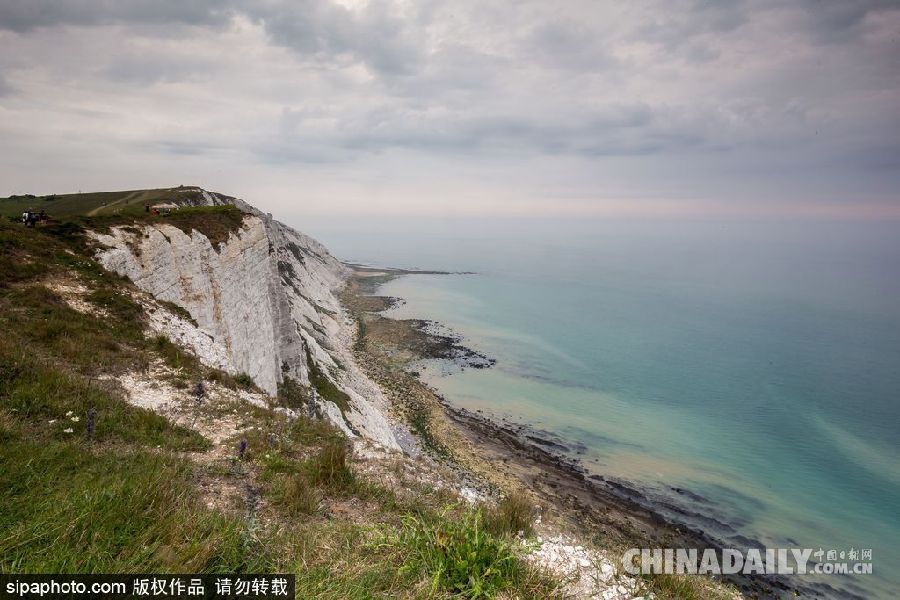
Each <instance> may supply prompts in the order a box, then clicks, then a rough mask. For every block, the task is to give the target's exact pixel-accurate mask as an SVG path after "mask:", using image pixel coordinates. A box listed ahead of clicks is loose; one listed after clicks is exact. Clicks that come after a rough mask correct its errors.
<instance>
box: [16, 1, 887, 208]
mask: <svg viewBox="0 0 900 600" xmlns="http://www.w3.org/2000/svg"><path fill="white" fill-rule="evenodd" d="M0 140H2V144H0V184H2V185H0V194H4V195H5V194H12V193H35V194H46V193H64V192H74V191H79V190H83V191H96V190H113V189H138V188H147V187H168V186H175V185H180V184H184V185H200V186H202V187H205V188H207V189H211V190H215V191H220V192H223V193H227V194H231V195H236V196H240V197H243V198H245V199H246V200H248V201H250V202H251V203H253V204H256V205H257V206H260V207H261V208H264V209H266V210H269V211H271V212H273V213H278V214H281V213H285V212H286V213H289V214H291V215H309V216H316V215H318V216H322V215H332V216H337V217H340V216H342V215H345V216H355V217H365V216H367V215H380V216H382V217H384V216H387V217H391V216H410V215H412V216H422V217H423V218H443V217H456V216H462V217H467V218H468V217H473V216H474V217H479V216H485V215H491V216H501V217H507V216H516V217H523V218H539V219H540V218H551V217H570V218H589V217H608V216H628V217H638V218H640V217H644V216H649V217H660V216H663V217H678V216H687V217H697V216H700V217H703V216H713V217H737V218H757V217H786V218H807V217H815V218H820V217H824V218H836V219H876V220H883V219H900V1H897V0H894V1H879V0H834V1H832V0H791V1H784V2H775V1H773V0H746V1H743V0H716V1H699V0H692V1H684V0H638V1H629V2H600V1H597V0H590V1H583V2H582V1H579V0H560V1H556V2H547V1H546V0H540V1H535V2H532V1H529V0H492V1H491V2H484V1H483V0H478V1H474V0H458V1H454V2H437V1H433V0H418V1H414V2H412V1H410V2H407V1H403V2H394V1H381V0H373V1H369V2H358V1H355V0H353V1H351V0H340V1H334V0H296V1H287V0H285V1H280V0H258V1H254V0H196V1H192V2H184V1H183V0H148V1H145V0H68V1H63V2H50V1H45V0H0Z"/></svg>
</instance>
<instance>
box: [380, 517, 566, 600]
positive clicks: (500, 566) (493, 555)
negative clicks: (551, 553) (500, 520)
mask: <svg viewBox="0 0 900 600" xmlns="http://www.w3.org/2000/svg"><path fill="white" fill-rule="evenodd" d="M396 544H397V545H398V546H399V547H400V548H401V549H402V550H403V552H404V554H405V555H406V560H405V562H404V564H403V567H402V568H403V570H404V571H406V572H408V573H411V574H414V575H416V576H418V577H423V578H425V579H426V580H427V581H428V591H429V592H430V593H435V592H438V591H441V590H443V591H446V592H449V593H451V594H454V595H458V596H461V597H463V598H493V597H494V596H496V595H497V594H498V593H499V592H501V591H502V590H504V589H506V588H509V587H513V586H515V587H517V588H519V589H520V590H528V591H530V592H532V594H530V595H528V596H526V597H547V596H546V595H547V594H548V593H549V592H550V590H551V589H552V585H550V584H549V582H548V581H547V580H545V579H543V578H542V577H541V576H540V575H539V574H538V573H536V572H534V571H533V570H532V569H530V568H529V567H528V566H526V564H525V563H523V562H522V561H521V560H520V554H521V549H520V548H519V547H518V546H516V545H515V544H514V543H513V542H511V541H510V540H508V539H507V538H505V537H502V536H496V535H493V534H491V533H490V532H489V531H487V529H486V527H485V525H484V522H483V516H482V513H481V512H480V511H479V510H467V511H465V512H464V513H463V514H462V515H458V514H452V515H446V516H445V517H444V518H439V519H433V520H432V519H427V518H423V517H416V516H412V515H410V516H408V517H407V518H406V519H405V521H404V527H403V529H402V531H401V533H400V534H399V536H398V537H397V538H396ZM541 592H543V593H541Z"/></svg>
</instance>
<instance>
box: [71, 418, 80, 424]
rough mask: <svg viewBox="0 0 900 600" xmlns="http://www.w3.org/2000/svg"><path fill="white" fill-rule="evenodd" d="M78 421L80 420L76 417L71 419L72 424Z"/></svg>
mask: <svg viewBox="0 0 900 600" xmlns="http://www.w3.org/2000/svg"><path fill="white" fill-rule="evenodd" d="M80 420H81V419H80V418H78V417H72V422H73V423H77V422H78V421H80Z"/></svg>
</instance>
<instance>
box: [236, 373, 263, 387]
mask: <svg viewBox="0 0 900 600" xmlns="http://www.w3.org/2000/svg"><path fill="white" fill-rule="evenodd" d="M234 382H235V383H236V384H237V385H238V386H239V387H241V388H243V389H245V390H248V391H257V390H258V389H259V388H258V387H256V382H255V381H253V378H252V377H250V376H249V375H248V374H246V373H238V374H237V375H235V376H234Z"/></svg>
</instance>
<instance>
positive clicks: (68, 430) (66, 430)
mask: <svg viewBox="0 0 900 600" xmlns="http://www.w3.org/2000/svg"><path fill="white" fill-rule="evenodd" d="M73 431H74V429H72V428H71V427H69V428H68V429H63V433H72V432H73Z"/></svg>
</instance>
